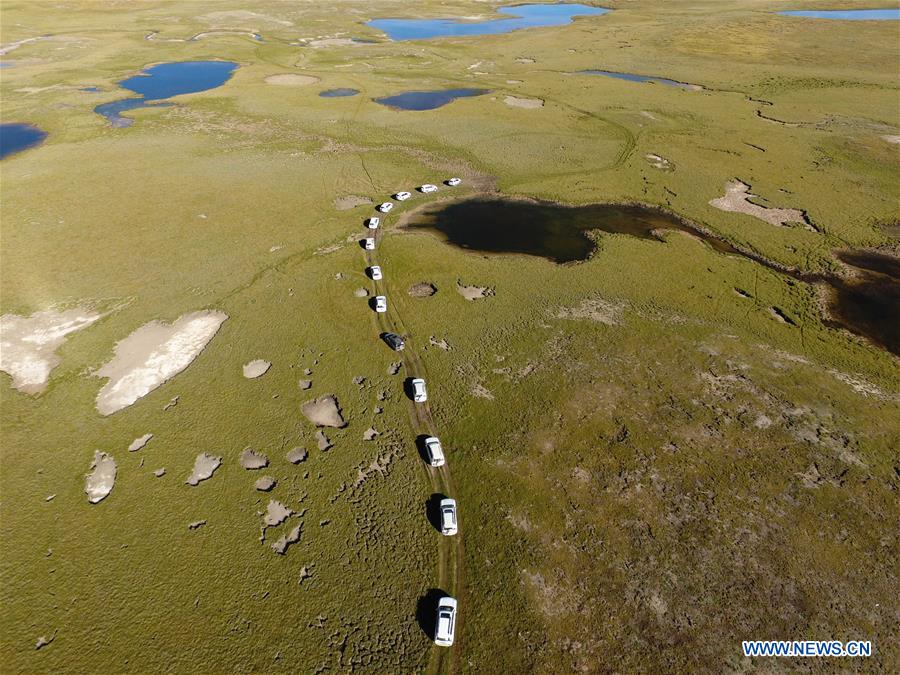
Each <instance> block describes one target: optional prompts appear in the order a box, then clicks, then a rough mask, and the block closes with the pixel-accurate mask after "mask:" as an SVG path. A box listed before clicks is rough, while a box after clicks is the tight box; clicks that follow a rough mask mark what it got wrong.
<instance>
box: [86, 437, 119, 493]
mask: <svg viewBox="0 0 900 675" xmlns="http://www.w3.org/2000/svg"><path fill="white" fill-rule="evenodd" d="M115 484H116V460H114V459H113V458H112V456H110V455H108V454H106V453H105V452H101V451H100V450H94V461H93V462H92V463H91V471H90V473H88V474H86V475H85V477H84V491H85V493H86V494H87V496H88V501H89V502H90V503H91V504H96V503H97V502H100V501H103V500H104V499H106V497H107V496H108V495H109V493H110V492H112V489H113V486H114V485H115Z"/></svg>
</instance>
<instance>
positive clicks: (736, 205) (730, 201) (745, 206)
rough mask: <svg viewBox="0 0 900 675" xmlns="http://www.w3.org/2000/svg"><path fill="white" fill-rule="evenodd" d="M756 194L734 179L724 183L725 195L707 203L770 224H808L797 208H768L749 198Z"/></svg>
mask: <svg viewBox="0 0 900 675" xmlns="http://www.w3.org/2000/svg"><path fill="white" fill-rule="evenodd" d="M755 197H756V195H754V194H752V193H751V192H750V186H749V185H747V184H746V183H744V182H742V181H740V180H735V181H732V182H730V183H727V184H726V185H725V196H724V197H719V198H717V199H713V200H712V201H710V202H709V203H710V204H711V205H712V206H715V207H716V208H717V209H720V210H722V211H730V212H733V213H745V214H747V215H748V216H753V217H754V218H759V219H760V220H763V221H765V222H767V223H769V224H771V225H777V226H779V227H784V226H786V225H788V224H789V223H801V224H806V225H807V226H808V221H807V219H806V214H805V213H803V211H800V210H799V209H770V208H767V207H765V206H760V205H759V204H754V203H753V202H751V201H750V200H751V199H753V198H755Z"/></svg>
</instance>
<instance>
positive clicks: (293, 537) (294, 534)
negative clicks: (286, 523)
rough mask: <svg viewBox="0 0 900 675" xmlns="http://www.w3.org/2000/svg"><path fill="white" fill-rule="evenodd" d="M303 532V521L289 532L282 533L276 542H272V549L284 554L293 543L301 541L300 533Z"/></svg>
mask: <svg viewBox="0 0 900 675" xmlns="http://www.w3.org/2000/svg"><path fill="white" fill-rule="evenodd" d="M302 533H303V523H300V524H299V525H297V527H295V528H294V529H293V530H291V531H290V532H289V533H287V534H284V535H282V536H281V537H279V538H278V541H276V542H275V543H274V544H272V550H273V551H275V553H277V554H279V555H284V554H285V552H286V551H287V550H288V547H289V546H290V545H291V544H296V543H297V542H298V541H300V535H301V534H302Z"/></svg>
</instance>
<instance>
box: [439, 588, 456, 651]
mask: <svg viewBox="0 0 900 675" xmlns="http://www.w3.org/2000/svg"><path fill="white" fill-rule="evenodd" d="M455 632H456V600H455V599H454V598H451V597H450V596H449V595H445V596H444V597H443V598H441V599H440V600H439V601H438V607H437V621H436V622H435V627H434V643H435V644H436V645H439V646H441V647H451V646H453V635H454V633H455Z"/></svg>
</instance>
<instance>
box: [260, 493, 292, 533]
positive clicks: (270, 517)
mask: <svg viewBox="0 0 900 675" xmlns="http://www.w3.org/2000/svg"><path fill="white" fill-rule="evenodd" d="M292 515H294V512H293V511H292V510H291V509H289V508H288V507H287V506H285V505H284V504H282V503H281V502H280V501H278V500H277V499H270V500H269V506H268V507H267V508H266V515H265V516H263V523H265V525H266V527H275V526H277V525H281V523H283V522H284V521H285V520H287V519H288V518H290V517H291V516H292Z"/></svg>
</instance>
